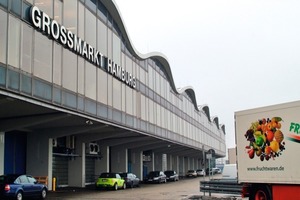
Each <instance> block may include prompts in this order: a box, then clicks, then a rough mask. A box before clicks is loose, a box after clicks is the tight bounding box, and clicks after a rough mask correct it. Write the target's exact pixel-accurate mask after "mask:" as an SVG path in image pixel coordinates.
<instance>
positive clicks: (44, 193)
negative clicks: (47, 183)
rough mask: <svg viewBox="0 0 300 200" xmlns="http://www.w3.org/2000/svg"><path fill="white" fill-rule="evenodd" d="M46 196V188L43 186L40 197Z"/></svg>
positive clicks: (44, 197)
mask: <svg viewBox="0 0 300 200" xmlns="http://www.w3.org/2000/svg"><path fill="white" fill-rule="evenodd" d="M46 197H47V190H46V189H45V188H43V190H42V193H41V199H46Z"/></svg>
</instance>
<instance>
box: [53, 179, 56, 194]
mask: <svg viewBox="0 0 300 200" xmlns="http://www.w3.org/2000/svg"><path fill="white" fill-rule="evenodd" d="M55 190H56V178H55V177H53V179H52V191H53V192H55Z"/></svg>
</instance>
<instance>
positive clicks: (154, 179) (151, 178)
mask: <svg viewBox="0 0 300 200" xmlns="http://www.w3.org/2000/svg"><path fill="white" fill-rule="evenodd" d="M145 182H146V183H166V182H167V176H166V175H165V173H164V172H163V171H151V172H149V174H148V175H147V176H146V178H145Z"/></svg>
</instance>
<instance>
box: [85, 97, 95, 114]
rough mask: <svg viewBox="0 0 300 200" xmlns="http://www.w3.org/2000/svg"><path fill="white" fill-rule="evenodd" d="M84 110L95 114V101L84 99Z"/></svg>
mask: <svg viewBox="0 0 300 200" xmlns="http://www.w3.org/2000/svg"><path fill="white" fill-rule="evenodd" d="M85 110H86V112H88V113H91V114H94V115H96V112H97V104H96V102H95V101H90V100H88V99H85Z"/></svg>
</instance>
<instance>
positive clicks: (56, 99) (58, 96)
mask: <svg viewBox="0 0 300 200" xmlns="http://www.w3.org/2000/svg"><path fill="white" fill-rule="evenodd" d="M53 101H54V102H55V103H58V104H61V90H60V89H59V88H55V87H54V88H53Z"/></svg>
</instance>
